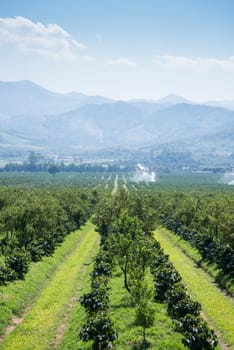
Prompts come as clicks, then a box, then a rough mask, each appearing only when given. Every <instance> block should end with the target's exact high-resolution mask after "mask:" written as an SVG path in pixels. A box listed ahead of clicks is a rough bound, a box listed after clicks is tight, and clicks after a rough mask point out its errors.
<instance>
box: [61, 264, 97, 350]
mask: <svg viewBox="0 0 234 350" xmlns="http://www.w3.org/2000/svg"><path fill="white" fill-rule="evenodd" d="M90 268H91V269H92V266H91V267H90ZM83 286H84V288H83V289H82V293H80V295H82V294H83V293H87V292H88V291H89V290H90V276H89V275H88V274H86V275H85V276H84V279H83ZM85 322H86V313H85V309H84V308H83V307H82V306H81V305H80V303H79V301H77V303H76V306H75V307H74V309H73V310H72V312H71V315H70V317H69V320H68V324H67V329H66V330H65V332H64V335H63V338H62V342H61V343H60V344H59V346H58V349H59V350H75V349H77V350H80V349H83V350H85V349H87V350H90V347H91V346H90V344H91V342H89V343H84V342H83V341H81V340H80V338H79V333H80V331H81V328H82V326H83V325H84V323H85Z"/></svg>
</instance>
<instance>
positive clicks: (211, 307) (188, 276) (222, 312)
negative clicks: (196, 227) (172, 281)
mask: <svg viewBox="0 0 234 350" xmlns="http://www.w3.org/2000/svg"><path fill="white" fill-rule="evenodd" d="M154 236H155V238H156V239H157V240H158V241H159V242H160V244H161V246H162V248H163V249H164V251H165V253H167V254H169V255H170V260H171V261H172V263H173V264H174V266H175V268H176V269H177V270H178V272H179V273H180V275H181V277H182V279H183V281H184V283H185V284H186V285H187V287H188V291H189V294H190V295H191V296H192V298H193V299H194V300H197V301H199V302H200V303H201V305H202V310H203V311H204V313H205V316H206V318H207V320H208V322H209V324H210V326H211V327H213V329H214V330H215V331H216V333H218V335H219V338H220V341H221V343H222V342H224V343H226V344H228V345H229V346H230V347H234V332H233V324H234V302H233V299H232V298H231V297H228V296H226V295H224V294H223V293H222V292H221V291H220V290H219V289H218V288H217V286H216V285H215V284H214V283H213V279H212V277H211V276H209V275H208V274H207V273H206V272H205V271H204V270H203V269H201V268H198V267H197V265H196V264H195V263H194V261H193V260H192V259H191V258H189V257H188V256H187V255H186V254H185V253H184V252H183V251H182V249H181V248H180V247H178V246H177V245H176V244H175V242H174V241H173V239H171V237H170V235H169V233H168V230H166V229H158V230H156V231H155V233H154Z"/></svg>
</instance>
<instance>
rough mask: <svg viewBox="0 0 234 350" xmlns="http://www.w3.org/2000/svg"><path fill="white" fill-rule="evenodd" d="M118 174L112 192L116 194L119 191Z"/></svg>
mask: <svg viewBox="0 0 234 350" xmlns="http://www.w3.org/2000/svg"><path fill="white" fill-rule="evenodd" d="M118 178H119V176H118V174H116V176H115V180H114V187H113V190H112V192H111V193H112V194H115V193H116V192H117V191H118Z"/></svg>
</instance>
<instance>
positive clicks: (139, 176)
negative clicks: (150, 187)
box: [132, 164, 156, 183]
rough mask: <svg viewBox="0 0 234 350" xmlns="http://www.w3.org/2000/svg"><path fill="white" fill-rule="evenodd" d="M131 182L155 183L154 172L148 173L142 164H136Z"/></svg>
mask: <svg viewBox="0 0 234 350" xmlns="http://www.w3.org/2000/svg"><path fill="white" fill-rule="evenodd" d="M132 180H133V181H134V182H137V183H139V182H146V183H149V182H156V174H155V172H154V171H151V172H150V171H149V169H148V168H146V167H144V166H143V165H142V164H137V169H136V172H135V174H134V175H133V178H132Z"/></svg>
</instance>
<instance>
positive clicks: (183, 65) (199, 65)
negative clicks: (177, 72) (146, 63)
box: [152, 55, 234, 72]
mask: <svg viewBox="0 0 234 350" xmlns="http://www.w3.org/2000/svg"><path fill="white" fill-rule="evenodd" d="M152 62H153V63H155V64H157V65H160V66H164V67H168V68H172V69H177V68H179V69H192V70H195V71H200V72H204V71H209V70H210V69H217V68H218V69H221V70H225V71H234V56H231V57H228V58H226V59H218V58H208V57H207V58H206V57H205V58H203V57H188V56H172V55H157V56H155V57H154V59H153V60H152Z"/></svg>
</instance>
